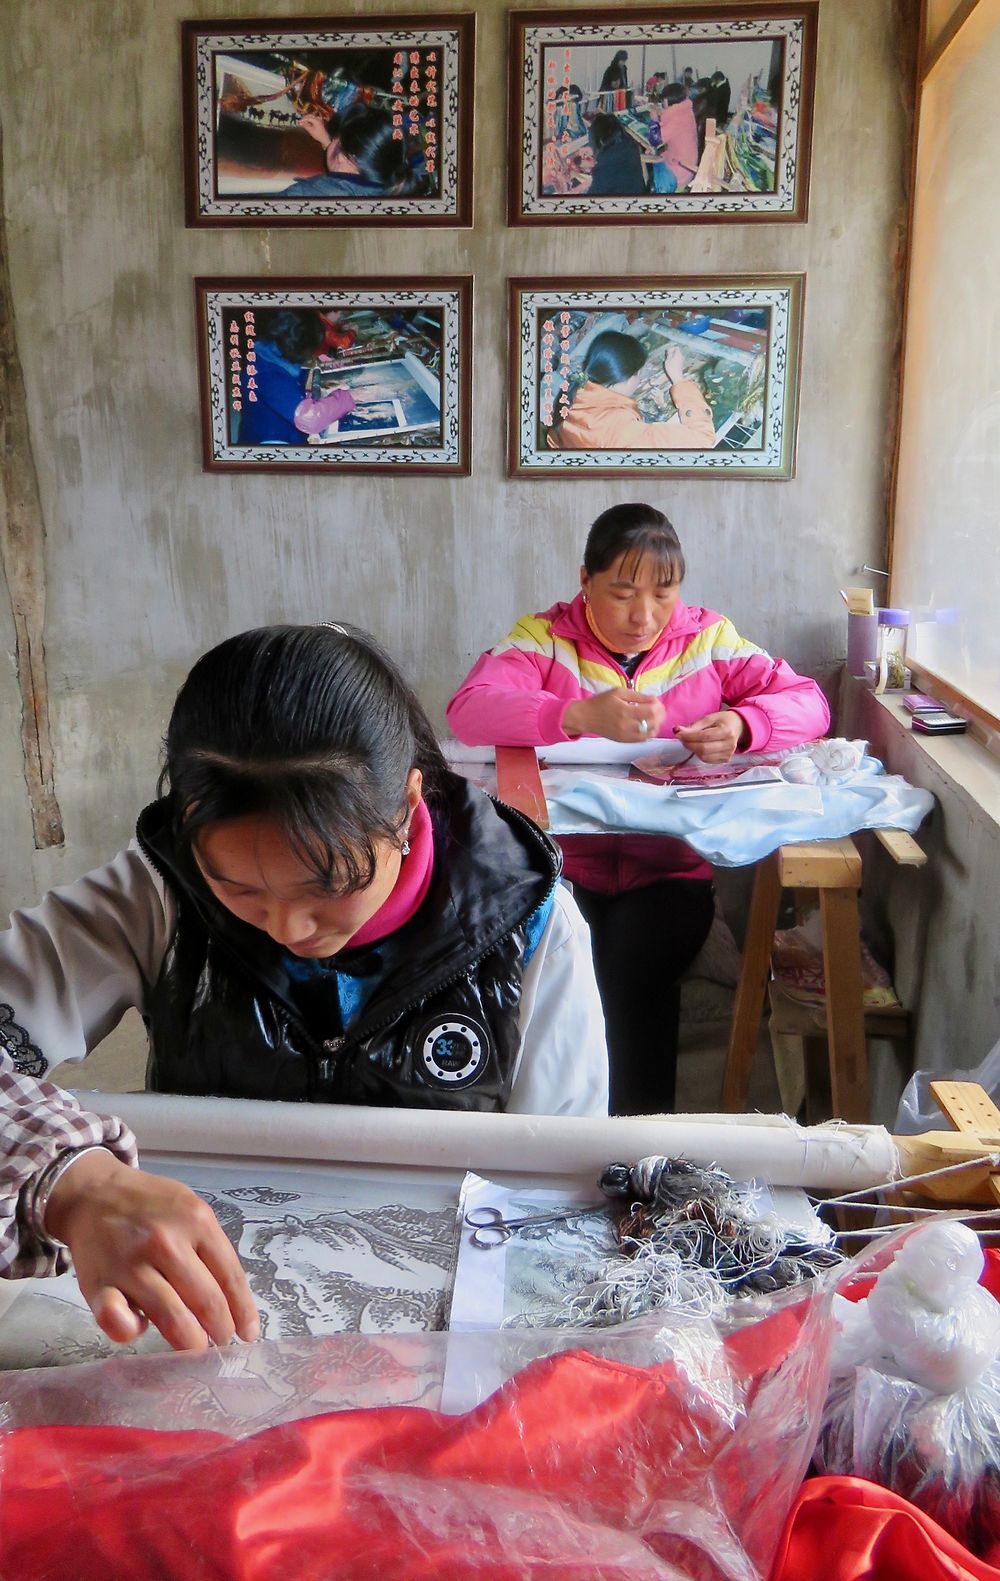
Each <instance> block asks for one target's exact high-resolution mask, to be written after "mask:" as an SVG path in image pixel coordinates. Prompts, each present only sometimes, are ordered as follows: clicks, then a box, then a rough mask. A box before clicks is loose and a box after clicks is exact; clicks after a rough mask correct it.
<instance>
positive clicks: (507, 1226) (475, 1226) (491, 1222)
mask: <svg viewBox="0 0 1000 1581" xmlns="http://www.w3.org/2000/svg"><path fill="white" fill-rule="evenodd" d="M587 1211H588V1210H587V1209H586V1208H569V1209H567V1210H565V1211H564V1212H562V1213H533V1214H531V1215H529V1216H528V1217H526V1218H523V1219H505V1218H504V1216H503V1214H502V1213H501V1211H500V1209H499V1208H473V1210H472V1212H471V1213H467V1214H466V1215H465V1222H466V1224H468V1225H471V1226H472V1236H471V1240H472V1244H473V1246H478V1248H479V1250H480V1251H482V1252H489V1251H492V1250H493V1249H494V1248H495V1247H497V1246H503V1245H504V1244H505V1243H506V1242H507V1241H509V1240H510V1238H511V1236H512V1235H516V1234H517V1232H518V1230H522V1229H524V1228H525V1226H526V1225H529V1224H562V1223H565V1221H566V1220H567V1219H576V1218H578V1217H579V1216H580V1214H581V1213H586V1212H587Z"/></svg>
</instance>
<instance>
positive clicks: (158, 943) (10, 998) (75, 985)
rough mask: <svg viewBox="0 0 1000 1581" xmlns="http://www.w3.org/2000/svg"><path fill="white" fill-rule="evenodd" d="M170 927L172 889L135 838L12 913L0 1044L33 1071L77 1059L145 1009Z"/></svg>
mask: <svg viewBox="0 0 1000 1581" xmlns="http://www.w3.org/2000/svg"><path fill="white" fill-rule="evenodd" d="M175 924H176V909H175V904H174V899H173V895H172V893H171V892H170V891H169V890H168V889H167V887H166V885H165V884H164V882H163V880H162V879H161V878H160V876H159V874H157V873H155V872H154V871H153V869H152V868H151V867H150V865H149V863H148V862H147V861H146V859H145V857H144V856H143V855H142V852H141V851H140V850H139V848H138V846H137V845H136V844H135V843H134V842H133V844H132V845H130V846H129V847H128V848H127V849H126V850H124V851H121V852H120V853H119V854H118V856H116V857H115V859H114V861H112V862H108V863H107V864H106V866H104V867H99V868H95V869H94V871H93V872H92V873H87V874H86V875H85V876H84V877H83V878H79V879H77V880H76V882H75V883H73V884H66V885H64V886H63V887H61V888H59V889H53V890H50V892H49V893H48V894H47V895H46V896H45V898H44V900H42V901H41V903H40V904H39V905H37V906H32V907H31V908H30V909H29V910H24V911H15V912H13V913H12V915H11V919H10V927H9V928H8V929H7V930H6V932H4V933H0V1041H2V1044H3V1047H4V1050H5V1052H6V1053H7V1054H8V1055H9V1057H10V1060H11V1063H12V1064H13V1067H14V1069H15V1070H16V1071H18V1072H19V1073H20V1074H22V1075H25V1076H32V1077H39V1076H42V1075H44V1073H45V1071H46V1070H47V1069H48V1068H49V1066H51V1065H58V1064H59V1063H60V1061H62V1060H80V1059H83V1058H84V1056H85V1055H86V1054H89V1053H90V1050H91V1049H92V1048H94V1047H96V1045H97V1044H98V1043H100V1041H101V1039H102V1038H104V1037H106V1036H107V1034H108V1033H109V1032H110V1031H111V1030H112V1028H114V1027H115V1026H117V1024H118V1022H119V1021H120V1020H121V1018H122V1016H123V1015H124V1014H125V1011H126V1010H128V1009H129V1008H131V1007H132V1006H135V1007H136V1008H137V1009H139V1010H143V1009H144V1008H145V1004H146V998H147V994H148V991H149V989H150V988H151V987H152V985H153V984H154V983H155V982H156V979H157V977H158V975H159V971H160V966H161V964H162V961H163V957H164V955H165V953H166V949H167V945H168V944H169V942H170V939H171V937H172V935H173V931H174V927H175Z"/></svg>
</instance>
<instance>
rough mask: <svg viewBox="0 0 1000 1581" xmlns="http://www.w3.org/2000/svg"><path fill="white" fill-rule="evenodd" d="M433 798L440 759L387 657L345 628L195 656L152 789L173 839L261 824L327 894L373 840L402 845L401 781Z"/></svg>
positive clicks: (231, 642)
mask: <svg viewBox="0 0 1000 1581" xmlns="http://www.w3.org/2000/svg"><path fill="white" fill-rule="evenodd" d="M414 768H417V769H419V770H420V771H421V773H422V775H423V779H424V785H423V789H424V795H425V797H426V798H427V799H428V800H429V801H433V800H434V798H435V795H436V794H437V793H438V792H439V790H440V786H441V779H442V775H443V774H444V772H445V762H444V758H443V757H442V754H441V749H440V747H439V746H438V744H437V741H436V740H435V738H434V732H433V730H432V728H431V724H430V721H429V720H428V718H427V715H426V714H425V713H424V711H423V709H422V708H421V706H420V704H419V702H418V701H417V699H416V697H415V695H414V693H413V692H412V691H411V689H410V687H409V686H408V685H407V684H406V682H405V681H404V680H403V677H402V676H401V675H400V673H399V671H398V670H397V669H396V666H395V665H394V664H393V663H392V660H391V659H390V658H389V657H388V656H387V655H386V654H385V653H384V652H383V651H382V649H381V648H380V647H379V646H378V644H377V643H376V642H375V641H374V639H373V638H372V637H370V636H368V635H367V633H366V632H363V631H359V630H358V629H357V628H356V627H354V626H343V625H331V626H263V627H261V628H259V629H258V630H256V631H244V632H242V633H241V634H240V635H239V636H237V637H230V638H228V639H227V640H226V641H225V642H221V643H219V645H218V647H215V648H212V649H211V650H210V651H209V652H208V653H206V654H205V655H204V656H203V657H202V658H200V659H199V660H198V662H197V664H196V665H195V666H194V669H193V670H192V671H191V673H190V675H189V676H188V678H187V680H186V681H185V682H184V685H183V686H182V687H181V689H180V691H179V692H178V694H177V701H176V702H175V703H174V708H173V713H172V714H171V716H170V724H169V726H168V727H167V736H166V742H165V762H164V768H163V772H162V774H161V775H160V792H161V794H162V793H163V792H164V791H165V790H166V789H167V787H168V786H169V812H170V817H171V823H172V827H173V832H174V837H175V839H176V841H177V844H178V847H179V848H180V850H181V851H182V852H183V853H185V854H190V852H191V847H192V845H193V844H194V842H195V840H196V839H197V835H198V831H199V830H201V829H204V828H205V827H206V825H208V824H212V823H221V822H225V821H228V820H230V819H234V818H244V817H249V816H264V817H269V818H273V819H274V820H275V821H276V822H277V823H278V825H279V826H280V828H281V830H282V832H283V833H284V834H285V836H286V837H287V839H288V842H289V845H290V846H291V848H292V849H293V850H294V852H295V854H296V855H297V856H298V857H299V858H300V859H301V860H302V861H303V862H304V863H305V864H306V866H307V867H309V868H310V869H311V870H312V871H313V872H314V873H315V874H316V876H317V878H318V879H319V880H320V882H321V883H323V884H325V885H327V886H329V887H330V888H331V889H335V890H337V891H339V892H348V891H352V890H359V889H364V888H366V887H367V885H368V884H370V883H371V881H372V879H373V878H374V877H375V872H376V868H377V864H378V853H377V849H376V846H377V843H378V842H379V841H381V840H392V841H395V842H396V843H400V837H401V832H402V830H403V829H404V827H405V825H406V820H407V801H406V780H407V776H408V775H409V773H410V770H411V769H414Z"/></svg>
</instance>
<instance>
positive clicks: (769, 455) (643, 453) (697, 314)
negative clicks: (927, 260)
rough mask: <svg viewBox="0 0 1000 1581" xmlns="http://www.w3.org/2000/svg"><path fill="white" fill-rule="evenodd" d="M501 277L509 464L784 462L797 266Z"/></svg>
mask: <svg viewBox="0 0 1000 1581" xmlns="http://www.w3.org/2000/svg"><path fill="white" fill-rule="evenodd" d="M509 288H510V392H509V406H508V412H509V418H508V437H509V469H510V472H511V474H512V475H513V476H533V477H542V476H547V475H552V474H558V476H559V477H573V476H576V477H583V476H593V475H594V474H597V475H599V476H603V477H617V476H618V475H619V474H620V473H622V472H646V471H669V472H673V473H675V474H677V475H680V476H685V477H708V476H719V475H727V476H739V477H742V478H790V477H792V476H793V475H794V470H795V440H796V426H797V418H798V393H799V365H800V359H801V329H802V303H803V297H804V290H805V276H804V275H800V274H794V275H756V276H746V277H743V276H736V275H732V276H730V275H714V276H705V277H678V278H669V277H656V276H652V277H646V278H634V279H629V280H628V282H627V283H626V284H621V283H618V282H616V281H613V280H609V279H604V278H596V279H594V278H589V279H576V280H574V279H559V278H552V279H515V280H511V281H510V282H509Z"/></svg>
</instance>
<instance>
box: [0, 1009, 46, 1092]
mask: <svg viewBox="0 0 1000 1581" xmlns="http://www.w3.org/2000/svg"><path fill="white" fill-rule="evenodd" d="M0 1048H2V1049H3V1050H4V1052H5V1053H6V1054H9V1055H10V1060H11V1064H12V1065H13V1067H14V1069H15V1070H16V1071H17V1073H18V1075H19V1076H44V1075H45V1072H46V1071H47V1070H48V1068H49V1062H48V1060H47V1059H46V1058H45V1055H44V1054H43V1053H42V1051H41V1049H40V1048H38V1047H37V1046H36V1045H35V1044H34V1043H32V1041H31V1039H30V1038H29V1036H28V1034H27V1032H25V1030H24V1028H23V1027H22V1026H20V1025H19V1024H18V1022H16V1021H15V1020H14V1006H13V1005H3V1004H0Z"/></svg>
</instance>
